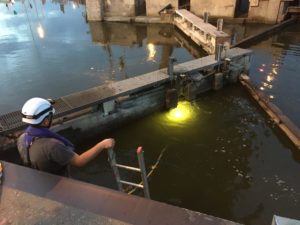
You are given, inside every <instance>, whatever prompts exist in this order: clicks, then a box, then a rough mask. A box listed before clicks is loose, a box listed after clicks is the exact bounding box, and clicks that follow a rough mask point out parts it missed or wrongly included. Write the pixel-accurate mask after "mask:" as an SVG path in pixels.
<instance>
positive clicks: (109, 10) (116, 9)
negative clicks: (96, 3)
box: [104, 0, 135, 16]
mask: <svg viewBox="0 0 300 225" xmlns="http://www.w3.org/2000/svg"><path fill="white" fill-rule="evenodd" d="M104 1H105V3H104V11H105V16H135V0H104Z"/></svg>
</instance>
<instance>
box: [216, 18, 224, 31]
mask: <svg viewBox="0 0 300 225" xmlns="http://www.w3.org/2000/svg"><path fill="white" fill-rule="evenodd" d="M217 30H218V31H222V30H223V19H218V20H217Z"/></svg>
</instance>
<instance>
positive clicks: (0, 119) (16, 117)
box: [0, 111, 25, 132]
mask: <svg viewBox="0 0 300 225" xmlns="http://www.w3.org/2000/svg"><path fill="white" fill-rule="evenodd" d="M24 126H25V124H24V123H23V122H22V114H21V111H16V112H11V113H7V114H5V115H1V116H0V132H5V131H6V130H15V129H19V128H21V127H24Z"/></svg>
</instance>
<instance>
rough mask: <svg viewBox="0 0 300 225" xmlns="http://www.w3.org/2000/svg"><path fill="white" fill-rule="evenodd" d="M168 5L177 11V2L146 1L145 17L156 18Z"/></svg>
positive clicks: (167, 0)
mask: <svg viewBox="0 0 300 225" xmlns="http://www.w3.org/2000/svg"><path fill="white" fill-rule="evenodd" d="M168 4H171V5H172V6H173V7H174V8H175V9H178V0H159V1H153V0H146V13H147V16H158V12H159V11H160V10H161V9H162V8H164V7H165V6H167V5H168Z"/></svg>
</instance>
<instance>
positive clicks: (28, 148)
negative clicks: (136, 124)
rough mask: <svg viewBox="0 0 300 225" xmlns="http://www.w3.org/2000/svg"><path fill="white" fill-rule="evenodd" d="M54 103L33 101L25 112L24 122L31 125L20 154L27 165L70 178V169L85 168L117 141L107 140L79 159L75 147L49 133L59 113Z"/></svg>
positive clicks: (20, 146)
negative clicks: (55, 116)
mask: <svg viewBox="0 0 300 225" xmlns="http://www.w3.org/2000/svg"><path fill="white" fill-rule="evenodd" d="M52 103H53V102H52V101H51V102H50V100H46V99H42V98H31V99H29V100H28V101H27V102H26V103H25V104H24V106H23V108H22V116H23V118H22V121H23V122H25V123H27V124H29V126H28V128H27V129H26V132H25V133H24V134H22V135H21V136H20V137H19V139H18V150H19V153H20V156H21V158H22V160H23V162H24V164H25V165H27V166H29V167H31V168H34V169H37V170H42V171H45V172H49V173H53V174H57V175H67V171H68V170H67V168H68V165H71V166H74V167H82V166H84V165H86V164H87V163H88V162H89V161H91V160H92V159H94V158H95V157H96V156H97V155H98V154H99V153H100V152H101V151H102V150H103V149H109V148H113V147H114V145H115V141H114V139H111V138H109V139H104V140H102V141H101V142H99V143H97V144H96V145H95V146H94V147H92V148H90V149H88V150H86V151H85V152H83V153H82V154H80V155H78V154H77V153H75V152H74V146H73V144H72V143H71V142H70V141H69V140H67V139H66V138H64V137H62V136H60V135H58V134H56V133H54V132H52V131H50V130H49V128H50V127H51V124H52V118H53V114H54V113H55V109H54V108H53V106H52Z"/></svg>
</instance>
